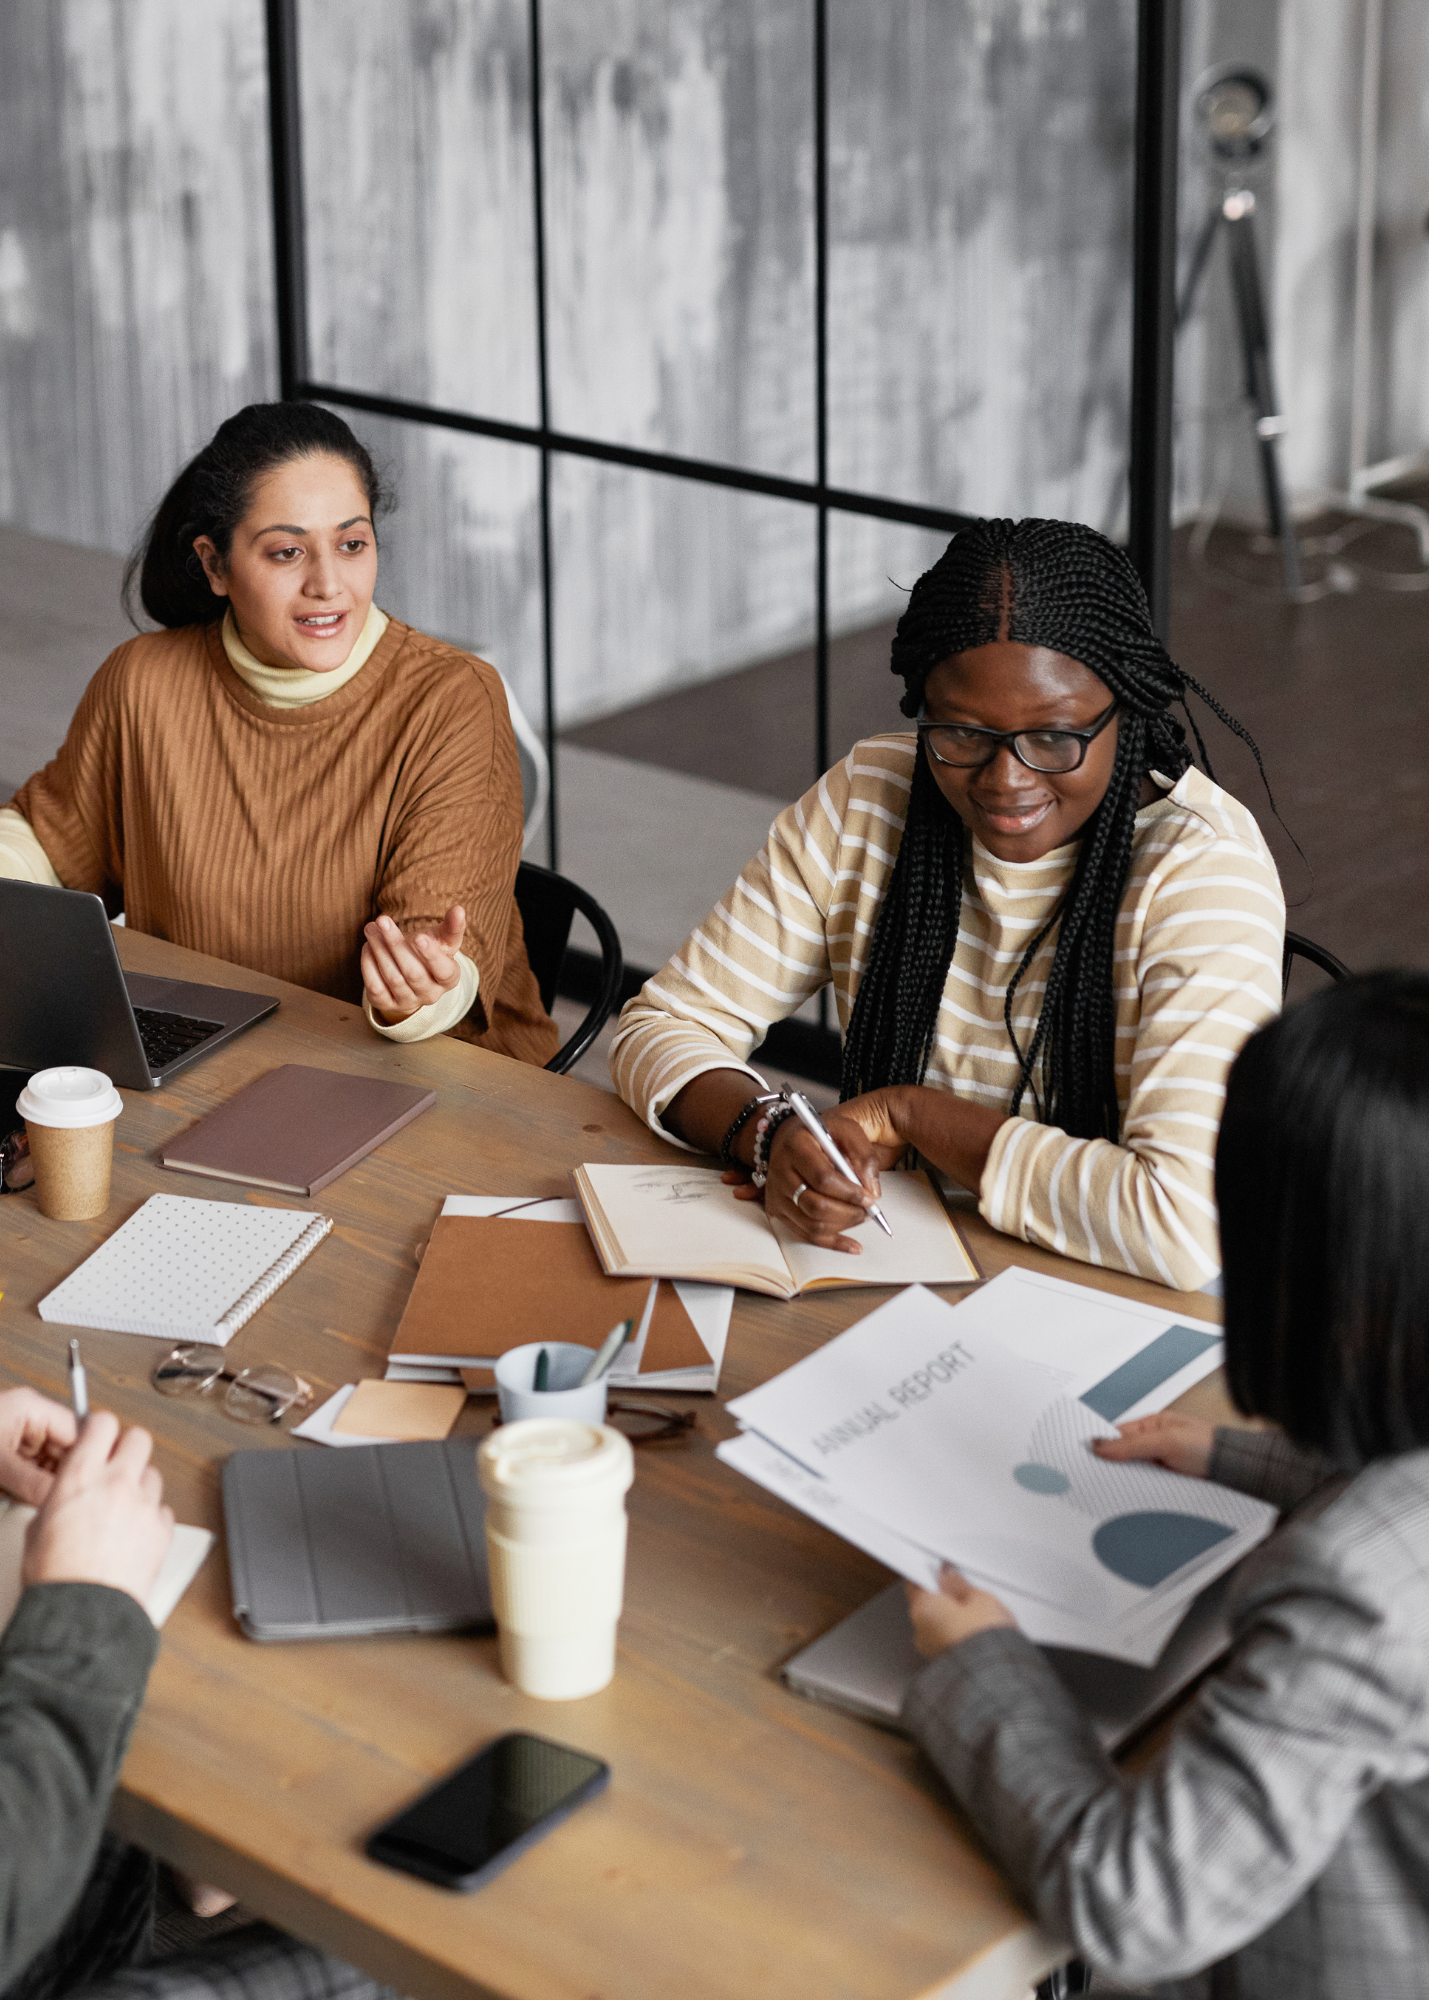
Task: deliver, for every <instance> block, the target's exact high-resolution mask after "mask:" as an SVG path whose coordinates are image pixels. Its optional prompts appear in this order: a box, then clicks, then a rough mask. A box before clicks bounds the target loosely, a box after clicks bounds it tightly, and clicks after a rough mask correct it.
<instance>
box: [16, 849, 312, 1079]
mask: <svg viewBox="0 0 1429 2000" xmlns="http://www.w3.org/2000/svg"><path fill="white" fill-rule="evenodd" d="M0 966H3V967H4V971H3V973H0V1064H4V1065H8V1066H10V1067H13V1068H15V1069H22V1070H27V1071H29V1072H31V1073H33V1072H34V1071H35V1070H38V1069H51V1068H54V1067H56V1066H57V1065H59V1064H63V1063H78V1064H81V1065H83V1066H84V1067H85V1068H88V1069H101V1070H103V1071H104V1073H105V1075H106V1076H108V1077H110V1078H112V1080H113V1081H114V1082H115V1083H117V1084H119V1085H120V1086H121V1087H122V1088H123V1089H125V1090H158V1089H160V1088H161V1087H162V1086H163V1085H164V1084H166V1083H167V1082H168V1081H169V1079H170V1078H171V1077H174V1076H177V1075H178V1073H179V1071H180V1070H181V1069H187V1068H188V1066H189V1064H190V1063H195V1062H197V1061H198V1060H199V1059H200V1057H202V1056H206V1055H209V1054H210V1053H211V1052H212V1051H213V1050H214V1049H216V1048H218V1047H219V1046H220V1045H221V1044H222V1043H224V1042H231V1041H232V1039H233V1037H234V1036H235V1035H240V1034H242V1032H243V1030H244V1029H245V1028H251V1027H252V1026H253V1023H254V1022H255V1021H261V1020H262V1019H263V1017H264V1015H265V1014H271V1013H272V1012H273V1010H274V1008H275V1007H276V1006H277V1005H278V1002H277V1001H276V1000H275V999H273V997H272V996H271V994H267V993H235V992H232V991H231V990H230V989H229V988H228V987H226V986H195V985H192V984H190V983H189V982H188V981H187V980H183V979H157V978H152V977H150V976H149V975H148V974H147V973H142V972H126V971H125V970H124V968H123V966H121V965H120V963H119V953H118V952H117V951H116V950H115V948H114V933H113V931H112V930H111V929H110V925H109V918H108V917H107V916H106V915H105V911H104V904H103V902H102V901H101V899H100V898H99V897H98V896H90V895H87V894H85V892H84V891H83V890H80V889H49V888H45V887H44V886H43V885H42V884H40V883H38V882H12V881H10V880H8V879H6V878H0Z"/></svg>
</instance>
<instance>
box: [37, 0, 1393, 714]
mask: <svg viewBox="0 0 1429 2000" xmlns="http://www.w3.org/2000/svg"><path fill="white" fill-rule="evenodd" d="M1361 4H1362V0H1189V5H1188V64H1187V67H1188V76H1189V75H1194V74H1195V72H1196V70H1198V69H1199V67H1200V66H1201V64H1202V63H1203V62H1204V61H1209V60H1211V59H1214V58H1216V57H1218V56H1221V55H1232V54H1233V55H1245V54H1250V55H1252V56H1254V57H1255V59H1257V60H1261V61H1263V62H1266V63H1267V64H1268V65H1270V66H1272V67H1276V68H1278V70H1279V72H1280V83H1281V89H1282V94H1283V101H1284V118H1283V121H1282V134H1281V137H1280V139H1279V141H1278V146H1277V151H1276V154H1275V155H1274V160H1273V164H1272V166H1271V167H1270V168H1269V169H1268V170H1267V174H1266V185H1265V189H1264V208H1263V215H1262V220H1263V221H1264V222H1265V223H1266V225H1267V230H1269V229H1270V228H1272V227H1273V228H1275V229H1276V230H1277V232H1278V244H1277V246H1276V252H1275V258H1274V276H1273V285H1274V306H1275V311H1276V316H1277V325H1278V335H1277V358H1278V361H1279V365H1280V369H1281V376H1282V390H1283V396H1284V401H1285V403H1286V407H1287V409H1288V410H1289V412H1290V415H1291V417H1292V421H1293V424H1294V429H1293V431H1292V445H1291V457H1290V464H1291V470H1292V476H1293V478H1294V480H1295V481H1296V482H1297V483H1298V484H1300V485H1314V484H1321V483H1325V481H1326V479H1327V477H1328V475H1329V474H1330V472H1331V471H1332V469H1333V468H1334V467H1335V466H1336V464H1337V463H1338V462H1339V460H1340V459H1341V458H1342V456H1343V430H1344V424H1345V415H1344V405H1345V396H1346V393H1347V391H1346V387H1345V385H1344V384H1343V382H1342V379H1341V376H1342V371H1343V364H1344V358H1345V348H1344V324H1345V315H1346V313H1347V311H1348V294H1347V270H1348V265H1347V247H1346V246H1347V237H1346V227H1347V217H1348V216H1349V215H1350V214H1351V213H1352V209H1353V201H1354V188H1353V176H1352V174H1349V175H1348V177H1347V162H1348V163H1351V164H1352V147H1353V133H1354V121H1353V101H1354V100H1355V98H1356V97H1357V91H1358V82H1357V75H1358V72H1357V67H1356V62H1355V56H1354V48H1355V36H1356V34H1357V32H1358V25H1357V24H1358V20H1359V8H1360V6H1361ZM1387 5H1388V11H1389V16H1390V48H1389V50H1388V51H1387V54H1386V81H1387V98H1386V138H1385V147H1384V175H1385V178H1384V196H1383V211H1382V212H1383V215H1384V218H1385V229H1384V260H1383V267H1382V268H1383V277H1382V285H1381V305H1382V308H1383V326H1384V335H1383V349H1384V390H1383V394H1382V396H1381V397H1380V400H1379V404H1378V406H1377V411H1376V432H1375V450H1376V452H1379V451H1388V450H1402V449H1409V448H1412V447H1413V446H1416V445H1418V444H1420V443H1422V442H1423V441H1424V440H1425V439H1426V438H1429V387H1426V382H1425V370H1424V367H1423V358H1422V357H1423V354H1424V351H1425V334H1426V331H1429V328H1426V325H1425V321H1426V317H1429V286H1426V274H1425V245H1424V239H1423V237H1422V234H1421V233H1419V226H1418V225H1419V217H1420V215H1421V214H1422V211H1423V210H1424V209H1425V208H1429V196H1426V193H1425V190H1424V187H1423V177H1424V171H1425V169H1424V159H1425V148H1424V144H1423V141H1424V137H1425V125H1426V119H1429V110H1426V89H1429V46H1427V45H1426V44H1429V22H1427V21H1426V16H1425V12H1424V9H1423V6H1422V0H1387ZM811 12H812V10H811V0H546V8H545V15H546V48H545V51H544V55H545V75H546V93H545V100H544V118H545V125H544V131H545V136H546V142H547V186H546V196H547V217H548V255H549V275H550V379H551V400H552V415H553V417H554V419H555V421H556V422H557V423H559V424H562V425H565V426H569V427H571V428H574V429H583V430H589V431H593V432H595V433H597V434H599V435H602V436H605V437H610V438H614V439H619V440H622V441H626V442H630V443H635V444H640V445H644V446H649V447H652V448H656V449H666V450H671V451H678V452H688V453H693V454H696V455H700V456H706V457H712V458H727V459H734V460H738V461H739V462H742V463H748V464H753V465H756V466H760V467H765V468H768V469H770V470H773V471H778V472H787V473H791V474H795V475H800V476H806V475H808V474H809V473H810V472H811V471H812V467H813V451H814V439H813V372H812V347H813V292H812V288H813V262H812V226H811V209H810V192H811V185H812V179H811V176H812V118H811V104H810V96H809V54H810V44H811V33H812V28H811ZM1133 18H1134V8H1133V0H903V4H901V5H900V6H898V7H897V8H893V9H883V8H876V7H870V6H868V5H867V4H866V0H831V4H830V8H829V19H830V32H831V72H830V85H831V89H830V116H831V148H832V177H831V190H830V193H831V216H830V220H831V268H830V336H831V338H830V387H831V405H832V419H833V421H832V427H831V436H830V470H831V473H832V476H833V477H834V478H835V479H836V480H838V481H841V482H846V483H849V484H862V485H866V486H869V487H872V488H874V489H876V490H881V491H885V492H891V493H895V494H899V495H902V496H905V497H909V498H914V499H927V500H932V501H937V502H941V503H942V504H945V505H949V506H954V507H966V508H970V509H974V508H975V509H982V510H986V511H993V512H1003V511H1005V512H1009V513H1023V512H1038V511H1040V512H1047V513H1054V514H1063V515H1070V516H1074V517H1077V518H1081V519H1084V520H1089V521H1092V522H1094V523H1095V524H1097V525H1098V526H1102V527H1107V528H1111V529H1113V530H1115V529H1116V528H1117V527H1118V526H1119V524H1120V522H1121V520H1122V517H1123V514H1124V507H1125V486H1124V470H1123V468H1124V460H1125V449H1126V439H1125V396H1126V382H1127V346H1128V328H1129V317H1130V289H1129V271H1128V243H1129V224H1130V201H1131V173H1130V137H1131V111H1132V103H1131V82H1132V61H1133V47H1132V24H1133ZM302 30H303V33H302V54H303V79H304V105H305V114H306V123H307V138H308V144H307V158H306V176H307V189H308V201H309V253H310V271H311V303H312V335H313V361H314V367H315V370H316V371H317V372H318V373H319V374H323V375H332V376H336V377H339V378H341V379H344V380H346V381H347V382H349V383H351V384H353V385H355V386H361V387H367V388H371V389H378V390H388V391H390V392H392V393H395V394H399V395H402V396H406V397H413V398H418V399H426V400H432V401H437V402H442V403H448V404H453V405H456V406H458V407H463V408H467V409H472V410H481V411H485V412H488V413H490V414H494V415H497V416H504V417H511V418H515V419H517V420H522V421H529V420H530V419H531V418H532V417H533V416H534V415H535V411H536V373H535V363H534V321H533V287H532V269H533V246H532V228H531V174H532V160H531V146H530V97H529V90H530V59H529V50H528V47H527V43H526V7H525V4H524V0H356V4H354V0H304V4H303V9H302ZM1347 102H1348V103H1349V106H1350V116H1349V119H1348V123H1346V115H1345V114H1346V103H1347ZM265 111H266V107H265V95H264V77H263V36H262V9H261V6H260V5H259V0H209V4H208V5H206V6H205V7H203V8H202V9H199V8H195V7H193V6H192V5H189V4H185V0H9V4H8V5H7V6H6V7H5V8H4V9H3V10H0V518H3V519H5V520H8V521H10V522H12V523H14V524H16V525H19V526H23V527H26V528H29V529H32V530H35V531H38V532H41V533H46V534H53V535H60V536H63V537H67V538H70V539H73V540H77V541H80V542H84V543H88V544H91V545H94V546H100V547H109V548H122V547H124V546H125V545H126V544H127V543H128V542H129V541H130V539H131V538H132V536H133V535H134V533H135V531H136V530H137V528H138V526H139V524H140V522H141V520H142V518H143V517H144V515H145V513H146V512H147V510H148V508H149V507H150V506H151V505H152V503H153V501H154V500H155V499H156V498H157V496H158V493H159V491H160V490H161V488H162V485H163V483H164V482H165V480H166V479H167V478H168V477H169V476H170V475H171V473H172V472H173V470H174V469H175V468H176V467H177V465H178V464H179V463H180V462H181V460H182V459H183V457H184V456H185V455H186V454H187V453H188V452H189V451H191V450H192V449H194V448H195V447H196V446H197V445H198V444H199V443H201V442H202V440H203V438H204V437H205V436H206V435H207V434H208V433H209V432H210V431H211V430H212V428H213V426H214V424H215V423H216V422H217V421H218V420H219V418H220V417H221V416H223V415H224V414H226V413H227V412H228V411H229V410H231V409H232V408H234V407H235V406H237V405H238V404H239V403H241V402H243V401H245V400H248V399H250V398H252V397H255V396H263V395H268V394H271V393H273V390H274V380H275V378H274V366H273V348H272V333H271V328H272V284H271V264H270V254H271V253H270V238H269V221H268V206H267V204H268V192H267V165H266V132H265ZM1341 132H1343V133H1344V134H1345V136H1344V137H1340V136H1337V135H1339V134H1340V133H1341ZM1347 149H1348V150H1347ZM1184 151H1185V161H1186V185H1187V198H1186V210H1185V216H1184V233H1185V234H1186V235H1187V237H1188V239H1189V235H1190V234H1191V233H1193V231H1194V227H1195V224H1196V222H1197V221H1198V220H1199V215H1200V213H1201V212H1202V211H1203V208H1204V202H1205V199H1206V195H1207V188H1208V182H1207V180H1206V177H1205V172H1204V160H1203V148H1202V147H1201V146H1200V141H1199V139H1198V137H1197V135H1195V134H1194V133H1192V132H1189V131H1188V133H1187V138H1186V142H1185V148H1184ZM1266 249H1267V254H1268V255H1269V252H1270V250H1271V242H1270V238H1269V235H1268V234H1267V237H1266ZM1235 397H1236V380H1235V363H1234V349H1233V343H1232V337H1231V333H1230V328H1229V322H1228V317H1227V308H1226V300H1225V295H1224V276H1223V271H1222V272H1221V273H1219V274H1214V273H1213V277H1212V282H1211V284H1210V285H1209V286H1208V290H1207V298H1206V305H1205V312H1204V315H1203V317H1202V318H1201V319H1200V321H1199V322H1198V323H1197V325H1196V326H1194V327H1193V328H1191V329H1190V330H1188V332H1187V334H1186V335H1185V336H1184V339H1183V347H1182V404H1183V410H1182V424H1181V442H1182V466H1181V479H1180V495H1181V500H1182V504H1183V505H1190V504H1193V503H1194V502H1195V501H1196V500H1197V499H1198V498H1199V496H1200V494H1201V493H1202V491H1203V490H1204V489H1205V487H1206V484H1207V482H1208V480H1210V479H1211V478H1212V477H1213V475H1214V474H1215V465H1214V463H1213V461H1214V460H1215V455H1216V450H1217V449H1220V447H1221V445H1222V444H1224V446H1225V449H1226V451H1228V452H1229V455H1230V466H1231V470H1230V474H1229V475H1228V477H1229V480H1230V483H1231V484H1232V485H1234V484H1235V483H1236V482H1237V481H1239V482H1240V485H1241V487H1242V488H1244V490H1245V491H1246V493H1247V495H1248V496H1249V502H1248V504H1253V486H1250V485H1249V484H1248V483H1247V482H1248V478H1249V468H1250V459H1249V455H1248V451H1247V449H1246V446H1245V442H1244V440H1245V426H1244V420H1243V417H1242V416H1241V413H1240V412H1239V410H1238V409H1237V408H1236V407H1235ZM359 428H360V429H361V430H362V431H363V433H364V434H365V435H366V436H368V437H369V438H370V440H371V441H372V442H373V443H374V445H375V446H376V447H377V448H378V450H379V451H380V452H381V454H382V455H383V456H384V457H385V459H386V460H387V461H388V463H389V465H390V466H391V468H392V470H393V471H394V473H395V475H396V479H397V484H398V486H399V488H400V489H401V493H402V503H403V504H402V507H401V510H400V511H399V513H398V514H397V515H396V516H395V517H394V519H393V520H392V522H391V523H390V524H389V526H388V529H387V531H386V537H385V555H384V561H385V563H386V569H385V572H384V578H383V585H382V596H383V599H384V601H385V602H387V603H388V604H389V605H390V606H391V607H392V608H393V609H395V610H397V611H399V612H401V613H402V614H403V615H407V616H410V617H412V618H414V619H416V620H418V621H420V622H422V623H424V624H427V625H429V626H430V627H432V628H433V629H436V630H438V631H442V632H445V633H449V634H451V635H453V636H455V637H458V638H461V639H463V640H465V641H467V642H468V643H472V644H475V645H479V646H481V647H483V648H485V649H486V650H487V651H488V652H489V653H490V654H491V656H492V657H494V658H495V659H496V661H497V663H498V664H499V665H500V666H501V667H502V668H503V669H504V670H505V671H506V672H507V673H508V674H509V675H510V676H511V678H512V680H513V681H514V683H515V684H516V686H517V688H518V691H519V692H520V693H521V695H522V697H523V699H524V700H525V701H526V703H527V705H528V707H530V708H531V709H532V710H533V711H539V707H540V694H539V595H538V588H537V579H538V564H537V546H538V545H537V493H538V489H537V483H536V465H535V460H534V456H533V455H532V454H531V453H529V452H526V451H524V450H522V449H520V448H519V447H514V446H510V445H505V444H497V443H493V442H489V441H485V440H480V439H473V438H470V437H463V436H458V435H455V434H451V433H440V432H434V431H430V430H427V429H424V428H421V427H416V426H409V425H403V424H392V423H384V422H380V421H371V420H362V421H361V422H360V424H359ZM1208 447H1215V449H1208ZM1237 454H1240V457H1239V458H1238V457H1237ZM553 498H554V503H555V537H556V556H557V577H558V589H557V640H558V646H557V651H558V687H559V706H560V714H561V718H562V720H564V721H573V720H576V719H578V718H581V717H584V716H587V715H591V714H597V713H601V712H605V711H609V710H611V709H614V708H619V707H621V706H624V705H626V704H628V703H629V702H631V701H634V700H638V699H640V698H641V697H642V696H644V695H646V694H648V693H651V692H654V691H656V690H657V689H660V688H662V687H665V686H668V685H672V684H677V683H679V682H680V681H682V680H686V679H688V678H690V677H691V676H703V675H707V674H710V673H717V672H720V671H723V670H724V669H726V668H727V667H729V666H730V665H732V664H735V663H738V662H741V661H745V660H748V659H751V658H759V657H762V656H765V655H767V654H770V653H774V652H777V651H779V650H781V649H782V648H785V647H787V646H789V645H791V644H793V643H796V642H798V641H799V640H801V639H802V638H804V637H805V636H806V635H807V633H808V631H809V630H810V627H811V622H812V610H813V601H812V600H813V539H812V529H811V522H810V517H809V515H808V513H807V511H806V510H803V509H801V508H798V507H795V506H791V505H788V504H785V503H780V502H775V501H769V500H764V499H760V498H750V497H746V496H743V495H738V494H731V493H726V492H719V491H713V490H711V489H706V488H699V487H695V486H692V485H689V484H686V483H683V482H679V481H671V480H665V479H656V478H652V477H650V476H648V475H644V474H639V473H631V472H626V471H623V470H620V469H616V468H609V467H601V466H597V465H593V464H591V463H589V462H584V461H561V462H558V464H557V466H556V469H555V477H554V483H553ZM832 546H833V555H834V562H833V584H834V600H835V608H836V615H837V618H838V620H839V622H840V623H841V624H842V625H843V626H845V627H852V626H855V625H858V624H860V623H866V622H869V621H870V620H873V619H876V618H879V617H881V616H884V615H886V614H887V613H888V611H889V610H890V609H895V608H896V607H897V605H898V604H899V603H900V602H901V598H900V594H899V592H900V588H901V587H905V586H906V585H907V583H908V582H910V581H911V580H912V577H913V576H915V575H916V574H917V571H918V570H919V569H920V568H921V567H923V566H924V565H925V563H926V561H927V560H928V559H929V557H930V555H931V554H932V553H933V552H934V550H935V549H936V547H937V546H938V539H937V538H934V537H928V536H924V535H920V534H916V533H912V532H910V531H908V530H903V529H897V528H892V527H887V526H884V525H882V524H877V523H868V522H860V521H840V522H837V523H836V524H835V528H834V533H833V540H832ZM890 579H891V581H890Z"/></svg>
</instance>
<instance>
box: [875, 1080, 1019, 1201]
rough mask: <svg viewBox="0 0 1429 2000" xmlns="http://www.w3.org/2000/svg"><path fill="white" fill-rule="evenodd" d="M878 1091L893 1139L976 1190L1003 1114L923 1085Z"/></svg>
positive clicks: (948, 1091)
mask: <svg viewBox="0 0 1429 2000" xmlns="http://www.w3.org/2000/svg"><path fill="white" fill-rule="evenodd" d="M879 1095H880V1096H886V1097H887V1099H888V1101H889V1106H890V1111H891V1114H892V1118H893V1122H894V1124H895V1126H896V1127H897V1130H898V1134H899V1137H900V1138H902V1139H904V1140H905V1141H906V1142H907V1144H908V1145H910V1146H912V1147H914V1148H915V1149H916V1150H917V1151H918V1152H920V1153H921V1154H922V1155H923V1158H924V1159H925V1160H927V1161H928V1163H929V1164H930V1165H931V1166H934V1167H937V1168H938V1170H939V1171H940V1172H941V1173H945V1174H947V1175H948V1177H949V1178H950V1179H951V1180H955V1181H956V1182H957V1183H958V1185H959V1187H965V1188H971V1189H972V1190H973V1192H974V1193H976V1192H977V1190H978V1188H979V1186H980V1185H981V1182H982V1175H983V1169H984V1167H986V1165H987V1156H988V1153H989V1152H990V1151H991V1149H992V1142H993V1140H994V1138H995V1137H996V1136H997V1132H998V1129H999V1128H1000V1127H1001V1126H1002V1124H1003V1123H1004V1122H1005V1120H1006V1117H1007V1114H1006V1112H1004V1111H994V1110H992V1109H991V1107H990V1106H988V1105H985V1104H972V1103H969V1101H968V1100H967V1098H965V1097H958V1096H957V1095H956V1094H955V1093H954V1092H952V1091H950V1090H934V1089H933V1088H932V1087H931V1085H928V1084H903V1085H899V1086H897V1087H896V1088H894V1089H892V1090H889V1091H887V1092H880V1093H879Z"/></svg>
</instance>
